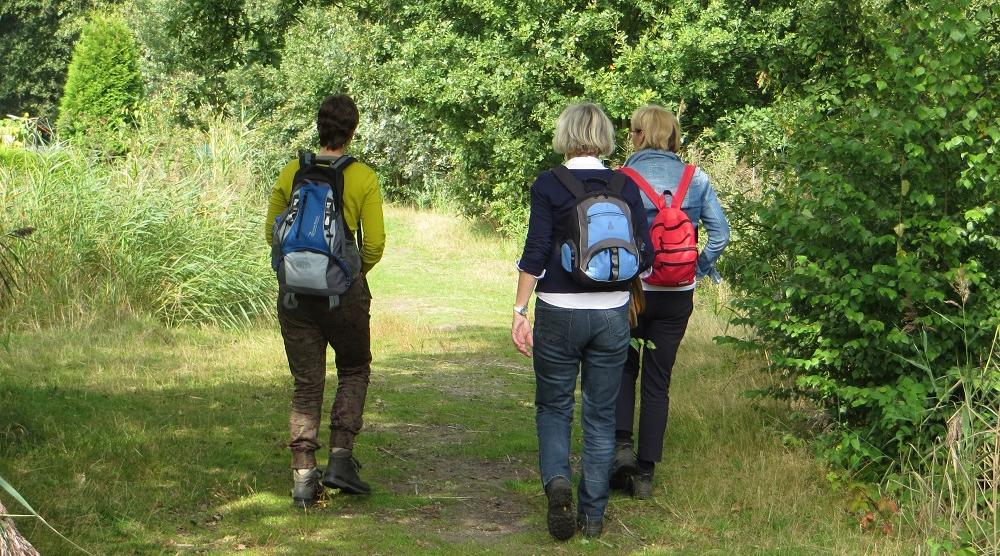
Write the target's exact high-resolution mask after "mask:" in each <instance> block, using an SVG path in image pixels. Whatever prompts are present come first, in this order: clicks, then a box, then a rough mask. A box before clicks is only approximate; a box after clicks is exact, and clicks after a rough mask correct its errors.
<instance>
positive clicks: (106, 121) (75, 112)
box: [58, 14, 144, 151]
mask: <svg viewBox="0 0 1000 556" xmlns="http://www.w3.org/2000/svg"><path fill="white" fill-rule="evenodd" d="M143 93H144V84H143V79H142V75H141V74H140V72H139V49H138V45H137V44H136V41H135V37H134V36H133V35H132V32H131V31H130V30H129V28H128V26H127V24H126V23H125V21H124V20H123V19H121V18H119V17H116V16H109V15H102V14H97V15H95V16H94V17H93V18H92V19H91V20H90V21H89V22H88V23H87V25H85V26H84V28H83V32H82V33H81V35H80V40H79V42H77V43H76V46H75V47H74V48H73V59H72V61H71V62H70V65H69V72H68V76H67V78H66V90H65V91H64V92H63V96H62V101H61V103H60V105H59V121H58V124H59V129H60V131H61V132H62V133H63V134H65V135H67V136H75V137H85V138H86V139H87V142H88V143H90V144H93V145H96V146H100V147H104V148H107V149H109V150H112V151H117V150H120V149H121V148H122V147H123V143H122V140H121V138H120V137H119V134H120V133H121V132H122V131H124V130H125V129H127V127H128V126H130V125H131V124H132V123H133V122H134V120H135V112H136V109H137V108H138V106H139V101H140V100H141V99H142V96H143Z"/></svg>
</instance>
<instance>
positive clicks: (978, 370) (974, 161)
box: [727, 0, 1000, 476]
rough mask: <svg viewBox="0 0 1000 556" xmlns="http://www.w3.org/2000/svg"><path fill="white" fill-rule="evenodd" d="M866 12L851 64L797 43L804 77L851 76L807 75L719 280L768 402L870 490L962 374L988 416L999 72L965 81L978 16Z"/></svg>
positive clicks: (958, 10)
mask: <svg viewBox="0 0 1000 556" xmlns="http://www.w3.org/2000/svg"><path fill="white" fill-rule="evenodd" d="M833 4H834V3H830V5H831V6H832V5H833ZM925 8H926V9H925ZM869 9H871V10H872V11H871V12H868V13H865V14H860V17H856V18H854V19H853V20H852V21H854V22H855V27H854V29H853V33H854V34H855V35H852V36H860V37H861V39H859V40H858V41H857V43H856V44H863V45H864V47H863V48H854V47H853V46H852V47H850V48H853V50H851V52H852V56H845V55H844V51H843V50H838V51H831V50H824V48H835V49H841V48H842V47H841V46H831V45H827V46H823V45H819V46H817V44H816V42H815V41H816V40H817V39H816V38H815V37H822V36H823V33H822V32H821V31H815V32H812V33H808V34H806V33H804V32H803V33H802V36H803V37H807V39H805V40H807V41H813V42H812V44H811V45H808V48H809V49H814V50H813V54H814V55H815V57H814V58H813V59H814V60H824V64H831V63H833V61H834V60H836V59H837V58H838V57H840V58H841V59H845V60H846V59H850V61H851V62H850V63H849V64H844V65H843V66H840V65H838V66H837V69H836V70H835V71H832V72H831V71H829V68H830V66H827V67H826V68H825V69H824V68H817V67H813V68H811V69H809V70H807V72H806V73H807V75H806V76H805V77H803V78H802V80H801V82H802V83H804V87H803V89H802V91H804V92H803V93H802V94H801V96H797V97H793V96H792V95H789V97H788V98H786V101H785V102H786V105H787V106H790V107H793V108H794V109H795V110H794V111H793V112H794V113H796V114H797V116H796V117H795V118H794V119H793V120H792V121H790V122H789V124H788V125H789V127H790V129H791V135H790V137H789V138H788V141H787V146H786V150H785V152H784V153H783V155H782V156H781V158H780V159H778V160H777V161H776V162H777V163H776V165H775V175H776V178H777V181H775V182H773V183H772V185H773V186H772V187H771V188H770V190H769V191H767V192H765V194H764V195H763V196H762V197H761V198H760V199H758V200H755V199H743V200H742V201H741V202H740V203H738V204H736V205H734V206H736V207H738V210H733V211H732V213H733V215H734V219H735V220H736V222H735V224H736V228H737V234H736V241H735V242H734V244H733V247H734V248H733V249H732V250H731V251H730V252H728V253H727V258H728V261H727V263H728V269H729V271H730V272H729V274H730V275H733V276H736V277H737V280H736V284H735V287H736V290H737V294H738V298H737V300H736V302H735V305H736V309H737V311H738V317H737V318H736V322H737V323H738V324H740V325H743V326H746V327H748V328H749V329H750V330H752V331H753V332H754V333H755V341H754V342H753V343H752V346H753V347H755V348H763V349H764V350H765V353H766V354H767V357H768V361H769V362H770V365H771V367H772V368H773V369H775V370H777V371H780V372H781V373H783V374H784V376H785V377H787V382H786V384H785V388H784V389H783V393H785V394H792V395H798V396H804V397H805V398H808V399H809V400H812V401H813V402H815V403H816V404H817V405H818V406H820V407H821V408H823V409H825V410H826V411H827V413H828V415H829V416H830V417H831V418H832V422H833V423H834V424H835V425H836V426H835V427H834V428H833V429H832V432H831V433H830V434H828V435H826V436H825V437H824V439H825V440H826V441H827V447H828V454H829V455H830V456H831V457H832V458H833V459H834V460H835V461H838V462H839V463H842V464H844V465H845V466H847V467H849V468H853V469H855V470H864V471H868V472H870V473H871V474H872V475H870V476H877V475H876V474H877V473H878V472H880V470H882V469H884V465H885V464H888V463H889V462H890V461H892V460H893V459H896V458H898V456H899V455H900V454H901V453H904V452H905V450H906V449H907V448H908V447H909V446H911V445H914V444H924V445H926V444H930V442H929V441H932V440H933V438H934V437H935V436H937V435H943V433H944V430H945V424H946V422H947V420H948V419H949V417H950V416H951V415H952V414H953V413H954V412H955V407H956V404H958V403H960V402H961V401H962V400H963V397H962V392H961V389H957V390H956V389H955V388H953V386H954V385H955V384H956V383H958V382H959V379H960V378H961V377H963V376H968V375H969V374H970V371H971V374H973V375H977V376H981V377H982V380H985V381H993V382H992V384H994V385H995V386H990V387H988V388H987V389H986V390H987V391H994V392H996V395H997V398H1000V377H997V376H996V371H995V367H994V368H993V370H988V369H987V359H988V357H989V353H990V348H991V346H992V343H993V339H994V335H995V332H996V330H997V326H998V325H1000V274H998V272H997V269H1000V207H998V200H1000V186H998V176H1000V162H998V159H997V151H996V144H997V141H998V140H1000V118H998V116H997V114H998V113H1000V68H998V67H997V66H993V67H986V66H984V65H983V64H982V61H983V60H985V59H987V58H988V56H989V53H990V48H991V45H990V41H989V40H988V35H987V34H986V33H984V29H989V28H990V26H991V25H995V21H996V20H995V18H996V16H997V14H995V13H992V12H990V11H987V10H975V9H972V8H971V7H969V4H968V3H963V2H951V1H936V0H935V1H931V2H930V4H929V6H924V7H921V6H917V5H916V4H914V5H910V3H909V2H898V3H886V4H885V5H883V6H878V7H872V8H869ZM816 21H817V24H820V25H829V24H831V23H830V22H831V21H833V20H832V19H830V18H826V19H817V20H816ZM994 28H995V27H994ZM855 46H856V45H855ZM816 48H818V49H819V50H815V49H816ZM991 373H992V374H991ZM920 435H924V436H925V437H927V438H919V436H920ZM924 440H926V441H928V442H923V441H924Z"/></svg>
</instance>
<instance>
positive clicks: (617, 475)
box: [610, 441, 636, 490]
mask: <svg viewBox="0 0 1000 556" xmlns="http://www.w3.org/2000/svg"><path fill="white" fill-rule="evenodd" d="M635 465H636V463H635V452H633V451H632V443H631V442H621V441H620V442H616V443H615V460H614V462H613V463H612V464H611V481H610V483H611V488H613V489H617V490H628V489H629V485H630V484H631V483H632V475H633V474H634V473H635Z"/></svg>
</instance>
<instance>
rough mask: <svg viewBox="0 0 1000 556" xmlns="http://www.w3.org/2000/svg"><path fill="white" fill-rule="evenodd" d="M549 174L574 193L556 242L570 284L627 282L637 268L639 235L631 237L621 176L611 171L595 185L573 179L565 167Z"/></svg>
mask: <svg viewBox="0 0 1000 556" xmlns="http://www.w3.org/2000/svg"><path fill="white" fill-rule="evenodd" d="M552 173H553V174H555V176H556V178H558V179H559V181H560V182H561V183H562V184H563V186H564V187H566V189H568V190H569V191H570V193H572V194H573V196H574V197H575V198H576V200H575V202H574V204H573V208H572V210H571V211H570V213H569V215H568V217H567V218H569V221H568V222H567V230H568V233H567V237H566V238H564V240H563V243H562V244H561V245H559V249H560V258H561V262H562V267H563V269H564V270H566V272H569V273H570V274H571V275H572V276H573V279H574V280H575V281H576V283H578V284H580V285H581V286H586V287H596V288H599V287H603V286H613V285H617V284H621V283H622V282H628V281H629V280H631V279H632V278H634V277H635V275H636V274H638V272H639V265H640V251H641V250H642V244H643V242H642V240H641V239H638V238H636V232H635V229H634V227H633V225H632V210H631V209H630V208H629V205H628V202H626V201H625V199H624V197H622V188H623V187H624V186H625V176H624V175H622V174H620V173H618V172H615V173H614V174H613V176H612V178H611V181H610V182H609V181H604V180H596V179H588V180H587V181H588V183H589V182H591V181H593V182H600V183H599V184H598V185H599V187H598V188H597V189H593V190H592V189H591V188H590V187H589V186H588V185H587V184H584V182H582V181H580V180H579V179H577V178H576V177H575V176H574V175H573V174H572V172H570V171H569V169H567V168H566V167H565V166H557V167H555V168H553V169H552Z"/></svg>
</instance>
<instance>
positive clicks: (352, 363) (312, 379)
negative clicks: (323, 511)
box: [278, 278, 372, 469]
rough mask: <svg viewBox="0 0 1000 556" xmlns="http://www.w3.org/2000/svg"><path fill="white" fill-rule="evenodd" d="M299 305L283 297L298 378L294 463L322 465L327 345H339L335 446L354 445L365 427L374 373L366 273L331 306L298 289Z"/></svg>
mask: <svg viewBox="0 0 1000 556" xmlns="http://www.w3.org/2000/svg"><path fill="white" fill-rule="evenodd" d="M296 301H297V302H298V306H297V307H295V308H294V309H288V308H286V307H285V306H284V304H283V303H282V302H281V296H280V295H279V300H278V322H279V323H280V325H281V337H282V338H283V339H284V341H285V354H286V355H287V356H288V368H289V369H290V370H291V372H292V377H293V378H294V379H295V392H294V394H293V395H292V412H291V415H290V417H289V420H288V422H289V429H290V432H291V442H290V443H289V445H288V447H289V448H291V450H292V468H293V469H308V468H311V467H315V466H316V456H315V452H316V450H318V449H319V448H320V445H319V444H318V443H317V441H316V438H317V434H318V430H319V421H320V411H321V410H322V407H323V389H324V386H325V383H326V346H327V345H329V346H330V347H332V348H333V352H334V356H335V362H336V365H337V393H336V395H335V397H334V401H333V408H332V409H331V410H330V447H331V448H347V449H352V448H353V447H354V437H355V436H357V434H358V432H359V431H360V430H361V425H362V419H361V415H362V413H363V412H364V409H365V396H366V395H367V393H368V380H369V375H370V374H371V361H372V352H371V328H370V309H371V293H370V291H369V289H368V283H367V282H366V280H365V279H364V278H361V279H360V280H358V281H357V282H355V283H354V285H353V286H352V287H351V289H350V290H348V291H347V293H345V294H344V295H342V296H341V298H340V305H339V306H338V307H336V308H334V309H330V302H329V299H328V298H326V297H314V296H307V295H297V296H296Z"/></svg>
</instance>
